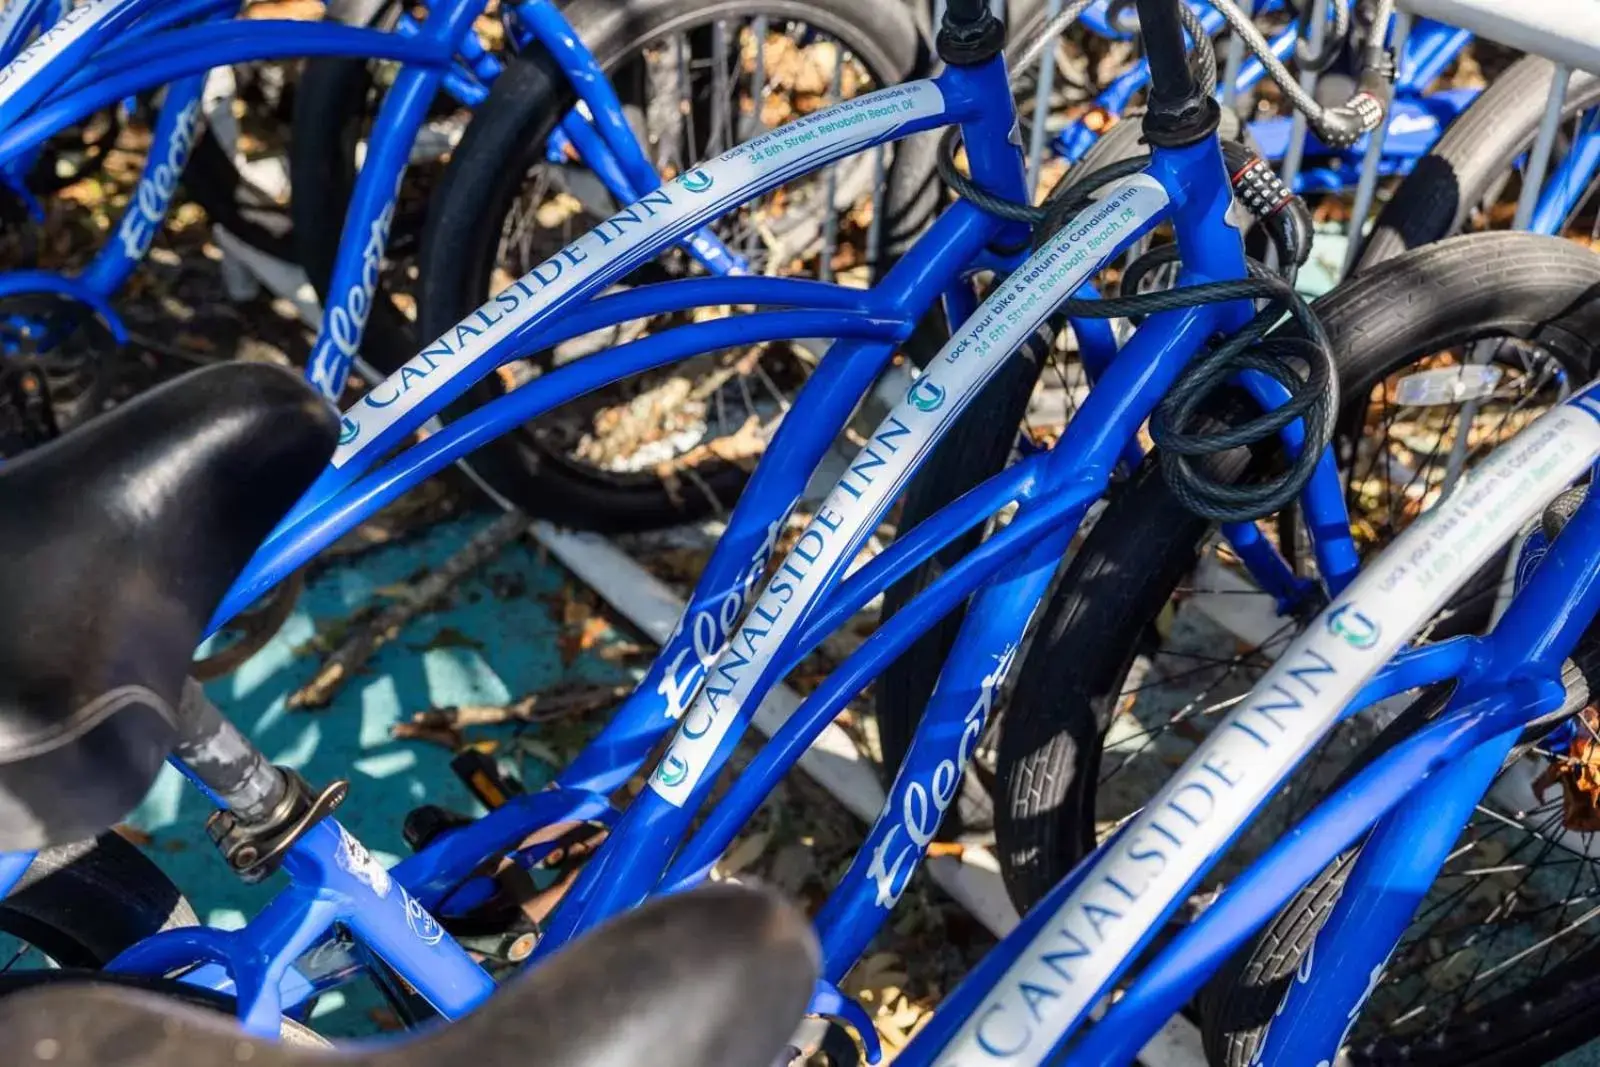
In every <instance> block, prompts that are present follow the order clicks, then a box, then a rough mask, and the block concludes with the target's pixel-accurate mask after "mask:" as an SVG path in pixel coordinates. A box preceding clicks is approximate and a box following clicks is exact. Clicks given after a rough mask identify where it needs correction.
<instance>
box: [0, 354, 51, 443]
mask: <svg viewBox="0 0 1600 1067" xmlns="http://www.w3.org/2000/svg"><path fill="white" fill-rule="evenodd" d="M59 432H60V431H59V430H58V428H57V426H56V418H55V411H54V409H53V408H52V406H51V402H50V387H49V383H48V382H47V381H46V379H45V377H44V374H43V373H42V372H41V371H40V369H39V368H38V367H37V366H35V365H34V363H33V362H32V361H31V360H18V361H15V362H12V363H8V364H6V365H3V366H0V457H15V456H18V455H21V454H22V453H23V452H26V451H28V450H29V449H31V448H36V447H38V446H39V445H42V444H44V443H45V442H46V441H49V440H51V439H52V438H54V437H55V436H56V435H57V434H58V433H59Z"/></svg>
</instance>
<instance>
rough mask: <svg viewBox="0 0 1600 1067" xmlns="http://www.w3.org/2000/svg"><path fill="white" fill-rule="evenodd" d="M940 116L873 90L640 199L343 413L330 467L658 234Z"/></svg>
mask: <svg viewBox="0 0 1600 1067" xmlns="http://www.w3.org/2000/svg"><path fill="white" fill-rule="evenodd" d="M943 111H944V94H943V93H941V92H940V91H939V87H938V86H937V85H935V84H934V83H933V82H931V81H919V82H908V83H907V84H905V85H899V86H895V87H893V88H890V89H882V90H879V91H878V92H875V93H869V94H867V95H866V96H862V97H857V98H856V99H854V100H846V101H845V102H843V103H841V104H835V105H834V106H832V107H829V108H825V109H823V110H821V111H817V112H814V113H812V114H810V115H807V116H806V117H805V118H803V119H799V120H797V121H795V122H791V123H789V124H787V125H785V126H780V127H778V128H777V129H775V130H773V131H772V132H770V133H766V134H763V135H762V136H760V137H757V138H755V139H754V140H752V141H747V142H745V143H744V144H742V145H740V146H738V147H737V148H732V149H729V150H728V151H727V152H725V153H723V154H722V155H720V156H718V157H717V158H716V159H714V160H711V161H710V162H709V163H706V164H705V165H704V166H703V167H696V168H693V169H691V170H689V171H687V172H686V173H684V174H681V175H679V176H678V177H677V178H674V179H673V180H672V181H670V182H667V183H666V184H665V185H663V186H662V187H661V188H659V189H656V190H655V191H653V192H650V193H646V194H645V195H644V196H642V197H640V198H639V199H638V200H637V201H635V202H634V203H633V204H630V205H629V206H628V207H625V208H623V209H622V210H621V211H619V212H617V213H616V214H615V215H613V216H611V217H610V218H609V219H607V220H605V221H604V222H602V223H600V224H599V225H597V226H596V227H595V228H594V229H592V230H590V231H589V232H588V233H585V234H584V235H583V236H582V237H579V238H578V239H577V240H575V241H573V242H572V243H571V244H569V245H567V247H565V248H563V249H562V250H561V251H559V252H557V253H556V254H555V255H553V256H551V257H550V258H549V259H547V260H545V261H544V262H543V263H541V264H539V265H538V266H537V267H534V268H533V269H532V270H531V271H529V272H528V273H527V274H525V275H523V276H522V277H521V278H520V279H518V280H517V281H515V282H512V283H511V284H510V285H509V286H507V287H506V288H505V289H502V290H501V291H500V292H498V293H496V294H495V295H494V296H493V297H491V298H490V299H489V301H488V302H487V303H485V304H484V305H483V306H482V307H480V308H479V309H478V310H477V311H475V312H473V313H472V314H471V315H469V316H467V317H466V318H465V319H463V320H461V322H459V323H458V324H456V326H455V327H453V328H452V329H451V330H450V331H449V332H448V333H446V334H445V335H444V336H443V337H440V338H439V339H438V340H436V341H434V342H433V343H432V344H430V345H429V346H428V347H426V348H424V349H423V350H422V351H421V352H419V353H417V354H416V355H415V356H414V357H412V359H411V361H410V362H408V363H407V364H406V365H405V366H403V367H401V368H400V370H399V371H398V372H396V373H395V374H393V375H390V377H389V378H388V380H386V381H384V382H382V383H380V384H379V385H377V386H374V387H373V388H372V389H371V390H370V391H369V392H368V393H367V395H366V396H364V397H362V398H361V399H360V400H358V401H357V402H356V403H355V404H353V405H351V407H350V410H349V411H346V412H345V413H344V419H343V423H342V430H341V433H340V437H339V447H338V449H337V450H336V451H335V452H334V454H333V460H332V463H333V465H334V466H335V467H339V466H343V465H344V464H345V463H347V462H349V461H350V459H351V458H352V457H354V456H355V455H356V454H358V453H359V452H361V450H362V449H363V448H364V447H365V446H366V445H367V443H368V442H370V441H372V440H373V439H374V438H376V437H377V436H378V435H379V434H380V433H382V432H383V431H384V430H385V429H387V428H388V427H389V426H391V425H392V424H393V423H394V422H395V421H396V420H398V419H399V418H400V417H401V416H403V415H405V414H406V413H407V412H409V411H411V410H412V409H413V408H415V407H416V406H417V405H418V404H420V403H422V401H424V400H425V399H427V398H428V397H429V396H430V395H431V394H433V393H434V392H435V391H436V390H438V389H439V387H440V386H442V385H443V384H444V383H445V382H447V381H449V380H450V378H451V377H452V376H453V375H455V374H457V373H459V372H460V371H461V370H462V369H463V368H465V367H466V366H468V365H469V364H471V363H472V361H473V360H475V359H476V358H477V357H478V356H480V355H482V354H483V353H485V352H487V351H488V350H489V349H491V348H492V347H494V346H495V345H497V344H499V343H500V342H501V341H503V340H504V339H505V338H506V337H508V336H510V335H511V334H512V333H513V332H514V331H516V330H519V329H525V328H529V327H531V326H533V325H534V324H536V323H538V322H541V321H543V320H544V319H546V318H548V317H549V316H550V315H551V314H552V313H553V312H554V311H555V310H556V309H557V307H558V306H559V305H560V303H561V301H562V300H563V298H565V297H567V296H568V295H569V294H571V293H572V292H574V291H575V290H576V289H578V288H579V287H580V286H581V285H582V284H583V283H585V282H587V281H589V280H591V279H593V278H594V277H595V276H596V275H597V274H598V273H599V272H601V271H603V270H604V269H605V268H607V267H609V266H611V265H612V264H613V263H615V262H617V261H618V260H621V259H623V258H624V257H626V256H627V255H629V254H630V253H632V252H633V251H635V250H636V249H638V248H640V247H642V246H645V245H648V244H649V243H650V242H652V241H654V240H655V239H656V236H657V234H659V233H661V232H662V231H663V230H665V229H667V228H669V227H672V226H675V225H677V224H679V223H683V222H685V221H686V220H695V219H703V220H704V219H712V218H715V217H717V216H718V215H720V214H722V213H723V212H724V211H726V210H727V209H728V208H730V207H732V206H733V205H735V204H737V203H739V202H740V201H742V200H743V199H745V196H746V191H747V190H748V189H749V188H750V187H751V186H752V185H755V184H756V183H758V182H762V181H765V180H768V179H770V178H773V177H775V176H778V177H781V178H785V179H786V178H788V177H792V176H795V175H798V174H800V173H803V172H804V171H806V170H807V169H809V166H810V164H811V162H812V161H813V160H815V159H816V158H817V157H819V156H824V155H830V154H832V153H835V152H838V151H840V150H845V151H848V150H849V149H850V148H851V146H855V145H866V144H868V143H870V142H872V141H875V140H877V139H878V138H880V137H883V136H885V135H887V134H890V133H892V132H893V131H894V130H896V129H898V128H899V127H901V126H903V125H905V124H906V123H908V122H911V121H914V120H916V119H920V118H926V117H929V116H934V115H939V114H942V113H943Z"/></svg>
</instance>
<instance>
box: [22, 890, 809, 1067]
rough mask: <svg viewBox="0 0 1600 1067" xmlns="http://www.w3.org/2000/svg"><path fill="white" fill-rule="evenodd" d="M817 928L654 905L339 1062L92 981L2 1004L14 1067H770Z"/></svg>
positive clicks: (785, 909) (734, 907) (743, 899)
mask: <svg viewBox="0 0 1600 1067" xmlns="http://www.w3.org/2000/svg"><path fill="white" fill-rule="evenodd" d="M818 955H819V954H818V950H817V944H816V937H815V934H814V933H813V932H812V929H811V924H810V923H809V922H808V921H806V918H805V916H804V915H802V914H801V913H800V912H799V911H798V910H797V909H796V908H794V907H793V906H792V905H790V904H788V903H787V902H785V901H784V900H783V899H782V898H780V897H779V896H778V895H777V894H775V893H772V892H770V891H763V890H756V889H750V888H746V887H743V886H735V885H727V884H724V885H713V886H705V887H702V888H700V889H696V890H693V891H691V892H688V893H682V894H679V895H676V896H671V897H666V898H662V899H658V900H654V901H651V902H650V903H648V904H646V905H644V906H643V907H641V908H639V909H637V910H636V911H633V912H630V913H628V914H626V915H624V916H622V917H621V918H618V919H615V920H613V921H612V922H610V923H608V924H606V925H605V926H602V927H601V928H599V929H598V930H596V931H595V932H594V933H592V934H590V935H589V936H587V937H584V938H581V939H579V940H578V941H577V942H575V943H574V944H573V945H571V946H569V947H568V948H567V949H565V950H564V951H562V952H559V953H557V954H556V955H554V956H552V957H551V958H550V959H549V960H548V961H547V962H545V963H543V964H541V965H540V966H538V967H537V968H535V969H533V970H531V971H529V972H527V973H525V974H522V975H520V976H518V977H517V978H515V979H513V980H512V981H511V982H509V983H507V985H506V986H505V987H504V988H502V989H501V990H499V991H498V992H496V993H495V995H494V996H493V997H491V998H490V999H489V1001H488V1003H486V1004H485V1005H484V1006H483V1007H482V1008H480V1009H478V1010H477V1011H476V1012H474V1013H473V1014H471V1015H469V1016H467V1017H466V1018H464V1019H460V1020H457V1021H456V1022H453V1023H448V1024H445V1025H441V1026H438V1027H435V1028H433V1029H432V1030H431V1031H429V1032H427V1033H426V1034H423V1035H421V1036H418V1037H416V1038H414V1039H411V1040H405V1041H403V1043H396V1042H386V1043H384V1044H381V1045H380V1044H367V1045H365V1046H360V1047H356V1048H354V1049H351V1050H348V1051H346V1050H341V1051H338V1052H329V1051H327V1050H321V1049H307V1048H297V1047H293V1046H288V1045H279V1044H276V1043H273V1042H270V1041H265V1040H258V1039H254V1038H247V1037H244V1036H242V1035H241V1034H240V1032H239V1031H238V1030H237V1029H236V1028H235V1026H234V1024H233V1023H232V1021H231V1020H229V1019H227V1018H226V1017H223V1016H219V1015H216V1014H214V1013H210V1012H206V1011H203V1010H201V1009H199V1008H194V1007H190V1006H188V1005H185V1004H182V1003H180V1002H178V1001H175V1000H172V999H169V998H166V997H161V996H158V995H156V994H153V993H148V992H141V991H138V990H133V989H128V988H122V987H118V986H115V985H111V984H107V983H103V982H97V981H91V980H85V981H84V982H81V983H70V982H61V981H58V982H52V983H50V984H49V985H46V986H41V987H39V988H37V989H34V990H30V991H28V992H24V993H17V994H14V995H12V996H8V997H5V998H4V999H0V1034H4V1035H5V1042H6V1047H7V1049H8V1050H9V1051H8V1054H7V1058H6V1062H7V1064H8V1065H10V1067H190V1065H193V1067H201V1065H206V1067H211V1065H218V1067H220V1065H224V1064H249V1065H250V1067H771V1064H772V1063H773V1062H774V1059H775V1058H776V1057H777V1056H778V1055H779V1054H780V1053H781V1052H782V1051H783V1049H784V1047H785V1044H786V1042H787V1040H788V1038H789V1037H790V1035H791V1034H793V1033H794V1030H795V1027H796V1026H797V1025H798V1024H799V1022H800V1019H801V1017H802V1016H803V1015H804V1013H805V1009H806V1004H807V1002H808V1001H809V999H810V996H811V990H812V984H813V982H814V981H815V978H816V974H817V963H818Z"/></svg>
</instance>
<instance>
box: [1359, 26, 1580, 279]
mask: <svg viewBox="0 0 1600 1067" xmlns="http://www.w3.org/2000/svg"><path fill="white" fill-rule="evenodd" d="M1553 70H1554V64H1553V63H1551V62H1550V61H1549V60H1548V59H1543V58H1541V57H1539V56H1525V57H1523V58H1522V59H1519V60H1517V62H1515V63H1513V64H1512V65H1511V66H1510V67H1508V68H1506V70H1505V71H1504V72H1503V73H1502V74H1501V75H1500V76H1499V77H1498V78H1496V79H1495V80H1494V81H1493V82H1492V83H1491V84H1490V85H1489V87H1488V88H1487V89H1485V90H1484V91H1483V92H1482V93H1481V94H1479V96H1478V98H1477V99H1475V100H1474V101H1473V102H1472V103H1471V104H1470V105H1468V106H1467V109H1466V110H1465V111H1463V112H1462V113H1461V114H1459V115H1457V116H1456V118H1455V121H1454V122H1452V123H1451V124H1450V125H1449V127H1448V128H1447V129H1446V130H1445V131H1444V133H1443V134H1442V135H1441V136H1440V138H1439V140H1438V142H1437V143H1435V144H1434V146H1433V148H1432V149H1430V150H1429V152H1428V154H1427V155H1425V156H1423V157H1422V158H1421V159H1419V160H1418V161H1417V164H1416V166H1415V167H1414V168H1413V169H1412V171H1411V173H1410V174H1409V175H1407V176H1406V177H1405V179H1404V180H1403V181H1401V183H1400V185H1399V187H1398V188H1396V189H1395V192H1394V195H1393V196H1392V197H1390V199H1389V202H1388V203H1387V204H1385V205H1384V206H1383V210H1382V211H1380V212H1379V213H1378V217H1377V219H1376V220H1375V221H1374V222H1373V225H1372V231H1371V233H1370V234H1369V235H1368V237H1367V241H1366V244H1365V246H1364V247H1363V248H1362V251H1361V257H1360V259H1359V260H1358V261H1357V263H1356V267H1355V272H1356V273H1360V272H1361V271H1364V270H1367V269H1369V268H1370V267H1372V266H1374V265H1376V264H1378V263H1382V262H1383V261H1384V260H1387V259H1392V258H1393V257H1394V256H1397V255H1399V254H1400V253H1401V252H1404V251H1405V250H1407V249H1409V248H1417V247H1419V246H1421V245H1425V244H1429V243H1430V242H1433V241H1437V240H1439V239H1440V238H1441V237H1448V236H1450V235H1452V234H1455V233H1457V232H1458V231H1459V230H1460V229H1461V226H1462V224H1463V223H1464V222H1465V221H1466V218H1467V213H1468V212H1469V211H1471V210H1472V208H1473V207H1474V206H1475V205H1477V204H1479V203H1481V202H1482V201H1483V199H1484V197H1485V196H1486V195H1487V194H1488V192H1489V190H1490V188H1491V186H1492V185H1493V183H1494V182H1495V181H1496V180H1497V179H1498V178H1499V176H1500V175H1502V174H1503V173H1504V172H1505V171H1506V169H1507V168H1508V167H1510V166H1511V164H1512V162H1513V161H1515V160H1516V158H1517V157H1518V156H1519V155H1521V154H1522V153H1524V152H1526V151H1527V150H1528V149H1529V148H1530V147H1531V146H1532V145H1533V139H1534V135H1535V134H1536V133H1537V131H1538V128H1539V120H1540V118H1541V117H1542V116H1543V114H1544V110H1545V108H1546V106H1547V105H1548V101H1549V90H1550V77H1551V73H1552V72H1553ZM1597 103H1600V75H1596V74H1591V73H1588V72H1585V71H1574V72H1573V74H1572V81H1571V82H1570V83H1569V84H1568V88H1567V98H1566V105H1565V108H1564V112H1563V117H1564V118H1570V117H1572V116H1573V115H1575V114H1577V113H1578V112H1580V111H1584V110H1587V109H1588V108H1590V107H1593V106H1594V105H1595V104H1597Z"/></svg>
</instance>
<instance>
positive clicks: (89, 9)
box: [0, 0, 129, 106]
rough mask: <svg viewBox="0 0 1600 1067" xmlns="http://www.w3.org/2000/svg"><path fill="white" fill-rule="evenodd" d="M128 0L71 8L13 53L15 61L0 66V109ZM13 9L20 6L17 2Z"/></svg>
mask: <svg viewBox="0 0 1600 1067" xmlns="http://www.w3.org/2000/svg"><path fill="white" fill-rule="evenodd" d="M128 3H129V0H90V2H89V3H87V4H84V5H83V6H82V7H75V8H73V9H72V10H70V11H67V12H65V13H63V14H62V16H61V17H60V18H58V19H57V20H56V21H55V24H54V25H52V26H51V27H50V28H49V29H47V30H45V31H44V32H43V33H41V34H40V35H39V36H37V37H35V38H34V39H33V43H32V44H30V45H28V47H26V48H24V49H23V50H22V51H21V52H20V53H18V54H17V58H16V59H13V60H12V61H11V62H10V63H7V64H6V65H5V66H4V67H0V106H4V105H5V103H6V101H8V100H10V99H11V98H12V97H13V96H15V95H16V94H17V90H19V89H21V88H22V87H23V86H24V85H26V84H27V83H28V80H29V79H30V78H32V77H33V76H34V75H35V74H37V73H39V71H41V70H43V69H44V68H45V67H46V66H48V65H49V64H50V61H51V60H53V59H55V58H56V56H59V55H60V54H61V53H62V52H64V51H66V49H67V46H68V45H70V44H72V42H74V41H76V40H78V39H80V38H81V37H83V35H84V34H86V33H88V32H89V31H90V30H91V29H93V28H94V27H95V26H97V25H99V24H100V23H101V22H103V21H104V20H105V19H106V18H108V17H110V16H111V14H112V13H113V12H115V11H117V10H119V9H120V8H123V7H126V6H127V5H128ZM13 6H16V7H21V6H22V5H21V3H20V2H17V3H15V4H14V5H13Z"/></svg>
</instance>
